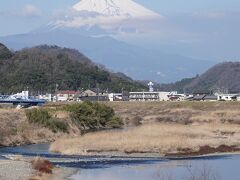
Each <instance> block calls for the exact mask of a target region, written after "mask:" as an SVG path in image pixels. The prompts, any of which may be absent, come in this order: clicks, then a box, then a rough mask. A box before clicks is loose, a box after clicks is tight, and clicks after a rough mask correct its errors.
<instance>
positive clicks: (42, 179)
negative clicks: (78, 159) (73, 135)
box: [0, 160, 76, 180]
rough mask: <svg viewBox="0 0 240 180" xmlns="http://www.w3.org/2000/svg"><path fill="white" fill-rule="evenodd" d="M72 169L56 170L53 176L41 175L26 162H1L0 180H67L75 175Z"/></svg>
mask: <svg viewBox="0 0 240 180" xmlns="http://www.w3.org/2000/svg"><path fill="white" fill-rule="evenodd" d="M75 172H76V170H74V169H71V168H56V167H55V168H54V169H53V171H52V174H46V173H39V172H38V171H36V170H34V169H33V166H32V164H31V162H28V161H26V160H0V179H7V180H16V179H18V180H28V179H29V180H49V179H51V180H65V179H67V178H68V177H70V176H71V175H72V174H74V173H75Z"/></svg>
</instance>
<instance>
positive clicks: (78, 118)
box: [66, 101, 123, 130]
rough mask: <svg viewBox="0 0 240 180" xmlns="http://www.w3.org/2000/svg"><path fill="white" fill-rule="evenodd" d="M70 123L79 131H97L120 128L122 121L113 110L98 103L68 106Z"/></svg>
mask: <svg viewBox="0 0 240 180" xmlns="http://www.w3.org/2000/svg"><path fill="white" fill-rule="evenodd" d="M66 109H67V110H68V111H70V112H71V118H72V121H73V122H74V123H75V124H76V125H77V126H78V127H79V128H80V129H81V130H97V129H104V128H120V127H122V126H123V121H122V119H121V118H120V117H117V116H116V115H115V112H114V110H113V109H112V108H111V107H109V106H107V105H105V104H100V103H93V102H88V101H87V102H83V103H81V104H74V105H68V106H67V107H66Z"/></svg>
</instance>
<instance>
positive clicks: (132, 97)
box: [129, 92, 177, 101]
mask: <svg viewBox="0 0 240 180" xmlns="http://www.w3.org/2000/svg"><path fill="white" fill-rule="evenodd" d="M173 94H177V92H130V93H129V101H169V100H170V99H169V97H170V96H171V95H173Z"/></svg>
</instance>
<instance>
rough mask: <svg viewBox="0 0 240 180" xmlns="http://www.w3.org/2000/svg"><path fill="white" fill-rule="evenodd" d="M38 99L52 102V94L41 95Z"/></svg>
mask: <svg viewBox="0 0 240 180" xmlns="http://www.w3.org/2000/svg"><path fill="white" fill-rule="evenodd" d="M37 99H41V100H45V101H48V102H51V101H52V94H41V95H38V96H37Z"/></svg>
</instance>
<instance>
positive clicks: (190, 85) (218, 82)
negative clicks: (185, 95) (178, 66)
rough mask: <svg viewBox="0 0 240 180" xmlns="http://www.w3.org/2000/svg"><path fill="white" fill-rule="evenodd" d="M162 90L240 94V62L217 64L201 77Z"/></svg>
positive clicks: (168, 85)
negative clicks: (218, 91) (217, 91)
mask: <svg viewBox="0 0 240 180" xmlns="http://www.w3.org/2000/svg"><path fill="white" fill-rule="evenodd" d="M159 88H160V89H161V90H167V91H168V90H178V91H179V92H183V91H185V92H189V93H192V92H213V91H216V90H221V91H224V90H225V91H228V92H240V62H224V63H220V64H217V65H215V66H213V67H212V68H210V69H209V70H208V71H206V72H205V73H204V74H202V75H200V76H196V77H194V78H188V79H183V80H181V81H178V82H176V83H172V84H162V85H160V87H159Z"/></svg>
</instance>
